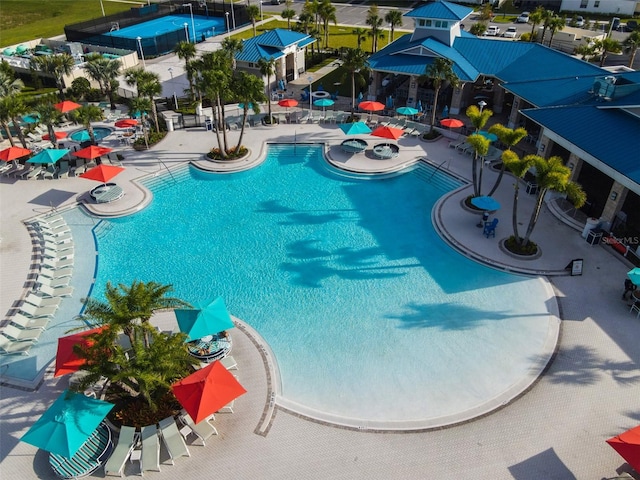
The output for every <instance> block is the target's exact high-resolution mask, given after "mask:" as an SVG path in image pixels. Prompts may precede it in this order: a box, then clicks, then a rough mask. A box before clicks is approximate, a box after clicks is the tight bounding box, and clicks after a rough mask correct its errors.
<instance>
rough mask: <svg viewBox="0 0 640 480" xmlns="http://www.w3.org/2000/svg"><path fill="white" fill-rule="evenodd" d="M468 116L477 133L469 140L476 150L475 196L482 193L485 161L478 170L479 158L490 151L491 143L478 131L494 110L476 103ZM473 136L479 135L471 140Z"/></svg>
mask: <svg viewBox="0 0 640 480" xmlns="http://www.w3.org/2000/svg"><path fill="white" fill-rule="evenodd" d="M466 115H467V117H469V119H470V120H471V124H472V125H473V126H474V129H475V130H474V131H475V135H471V137H469V139H467V141H468V142H469V143H470V144H471V146H472V147H473V150H474V155H473V162H471V172H472V178H473V192H474V193H473V194H474V196H476V197H477V196H479V195H482V173H483V171H484V162H480V171H479V172H478V159H479V158H480V157H484V156H486V155H487V153H488V152H489V145H490V144H491V142H490V141H489V140H488V139H487V138H485V137H483V136H482V135H478V132H480V130H482V129H483V128H484V126H485V125H486V124H487V122H488V121H489V118H491V117H492V116H493V112H492V111H491V110H489V109H488V108H482V109H480V108H478V107H476V106H475V105H471V106H470V107H469V108H467V111H466ZM472 137H478V138H475V139H473V141H470V140H471V138H472Z"/></svg>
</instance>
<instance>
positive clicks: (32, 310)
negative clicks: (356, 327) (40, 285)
mask: <svg viewBox="0 0 640 480" xmlns="http://www.w3.org/2000/svg"><path fill="white" fill-rule="evenodd" d="M57 309H58V307H52V306H49V307H36V306H35V305H31V304H30V303H23V304H22V305H20V312H21V313H24V314H26V315H27V316H28V317H31V318H43V317H53V314H54V313H56V310H57Z"/></svg>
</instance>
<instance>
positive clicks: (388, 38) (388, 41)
mask: <svg viewBox="0 0 640 480" xmlns="http://www.w3.org/2000/svg"><path fill="white" fill-rule="evenodd" d="M390 43H391V24H389V36H388V37H387V46H388V45H389V44H390Z"/></svg>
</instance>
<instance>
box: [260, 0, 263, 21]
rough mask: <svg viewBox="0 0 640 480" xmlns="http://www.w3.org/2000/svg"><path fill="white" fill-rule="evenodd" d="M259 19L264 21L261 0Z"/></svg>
mask: <svg viewBox="0 0 640 480" xmlns="http://www.w3.org/2000/svg"><path fill="white" fill-rule="evenodd" d="M260 21H261V22H264V15H263V14H262V0H260Z"/></svg>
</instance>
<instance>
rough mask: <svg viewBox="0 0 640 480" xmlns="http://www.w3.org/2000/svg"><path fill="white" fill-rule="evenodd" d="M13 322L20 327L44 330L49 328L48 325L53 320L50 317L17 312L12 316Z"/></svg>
mask: <svg viewBox="0 0 640 480" xmlns="http://www.w3.org/2000/svg"><path fill="white" fill-rule="evenodd" d="M10 320H11V323H13V324H14V325H16V326H17V327H20V328H25V329H28V330H30V329H32V328H39V329H40V330H44V329H45V328H47V325H48V324H49V322H50V321H51V319H50V318H29V317H25V316H24V315H22V314H21V313H16V314H15V315H14V316H13V317H11V319H10Z"/></svg>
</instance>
